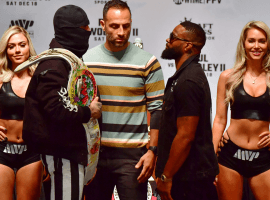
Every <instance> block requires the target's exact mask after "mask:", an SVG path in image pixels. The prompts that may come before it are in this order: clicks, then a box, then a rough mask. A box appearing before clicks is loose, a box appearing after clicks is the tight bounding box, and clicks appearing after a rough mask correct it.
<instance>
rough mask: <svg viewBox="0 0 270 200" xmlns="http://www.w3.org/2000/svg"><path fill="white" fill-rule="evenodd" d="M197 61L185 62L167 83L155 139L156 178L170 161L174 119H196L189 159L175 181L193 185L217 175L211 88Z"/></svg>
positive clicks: (193, 58) (175, 129)
mask: <svg viewBox="0 0 270 200" xmlns="http://www.w3.org/2000/svg"><path fill="white" fill-rule="evenodd" d="M198 61H199V56H193V57H191V58H189V59H188V60H186V61H185V62H184V63H183V65H182V66H181V67H180V69H178V70H177V71H176V73H175V74H174V75H173V76H172V77H171V78H169V80H168V82H167V85H166V88H165V94H164V104H163V107H162V117H161V122H160V129H159V138H158V159H157V165H156V176H157V177H160V176H161V174H162V173H163V170H164V167H165V165H166V163H167V160H168V158H169V154H170V149H171V145H172V142H173V140H174V138H175V136H176V134H177V118H178V117H183V116H199V122H198V125H197V129H196V133H195V138H194V141H193V142H192V146H191V149H190V151H189V155H188V157H187V159H186V160H185V162H184V163H183V165H182V166H181V167H180V169H179V170H178V171H177V173H176V174H175V175H174V180H179V181H196V180H199V179H204V178H209V177H214V176H215V175H217V174H218V163H217V158H216V155H215V152H214V145H213V142H212V129H211V95H210V88H209V84H208V81H207V78H206V76H205V74H204V72H203V70H202V67H201V65H200V64H199V63H198Z"/></svg>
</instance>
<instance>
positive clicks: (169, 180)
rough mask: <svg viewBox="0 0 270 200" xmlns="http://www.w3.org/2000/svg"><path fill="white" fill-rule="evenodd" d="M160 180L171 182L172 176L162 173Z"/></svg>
mask: <svg viewBox="0 0 270 200" xmlns="http://www.w3.org/2000/svg"><path fill="white" fill-rule="evenodd" d="M160 180H161V181H162V182H171V181H172V178H167V177H166V176H165V175H164V174H162V175H161V178H160Z"/></svg>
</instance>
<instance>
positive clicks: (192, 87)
mask: <svg viewBox="0 0 270 200" xmlns="http://www.w3.org/2000/svg"><path fill="white" fill-rule="evenodd" d="M174 97H175V100H176V102H178V103H176V104H175V107H176V116H177V117H183V116H200V113H201V107H202V103H203V102H202V101H201V99H202V97H203V90H201V88H200V87H199V86H198V85H197V84H196V83H195V82H193V81H191V80H186V81H184V82H183V83H182V84H181V85H176V87H175V93H174Z"/></svg>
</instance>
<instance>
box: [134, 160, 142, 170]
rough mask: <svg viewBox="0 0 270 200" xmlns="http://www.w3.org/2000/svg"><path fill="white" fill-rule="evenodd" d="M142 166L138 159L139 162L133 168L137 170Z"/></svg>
mask: <svg viewBox="0 0 270 200" xmlns="http://www.w3.org/2000/svg"><path fill="white" fill-rule="evenodd" d="M142 164H143V160H142V159H140V160H139V162H138V163H137V164H136V165H135V168H136V169H139V168H140V167H141V166H142Z"/></svg>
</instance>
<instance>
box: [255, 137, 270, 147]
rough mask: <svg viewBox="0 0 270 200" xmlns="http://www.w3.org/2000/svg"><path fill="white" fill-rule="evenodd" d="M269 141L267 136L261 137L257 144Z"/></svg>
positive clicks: (260, 144)
mask: <svg viewBox="0 0 270 200" xmlns="http://www.w3.org/2000/svg"><path fill="white" fill-rule="evenodd" d="M269 141H270V138H269V137H263V138H262V139H261V140H260V141H259V142H258V146H262V145H263V144H265V143H267V142H269Z"/></svg>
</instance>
